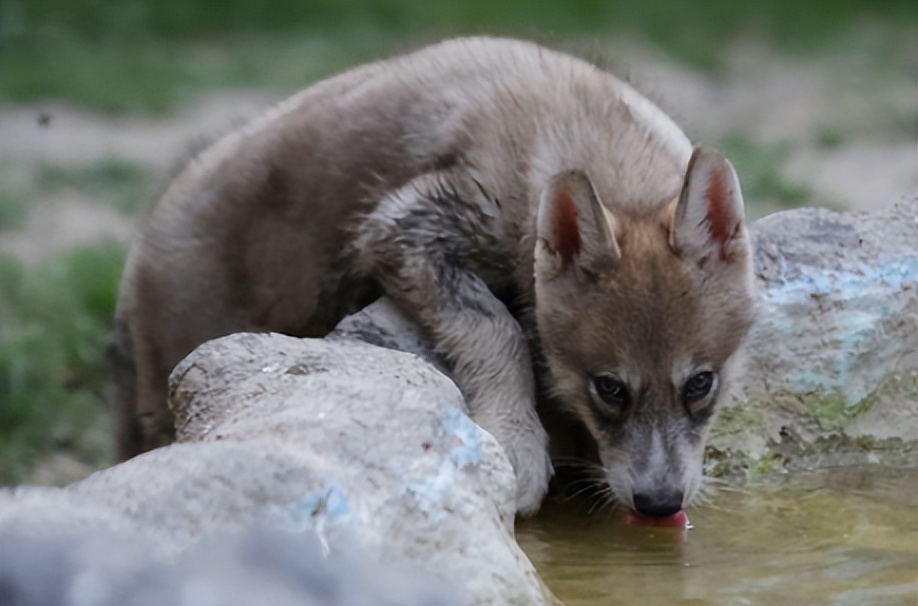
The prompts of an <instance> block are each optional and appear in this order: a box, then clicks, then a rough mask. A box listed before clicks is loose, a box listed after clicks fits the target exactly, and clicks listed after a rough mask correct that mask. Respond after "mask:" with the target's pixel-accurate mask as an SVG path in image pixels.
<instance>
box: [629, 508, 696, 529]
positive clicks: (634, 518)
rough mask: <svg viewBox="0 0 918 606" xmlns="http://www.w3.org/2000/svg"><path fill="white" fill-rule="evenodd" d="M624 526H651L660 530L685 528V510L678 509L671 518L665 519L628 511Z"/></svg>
mask: <svg viewBox="0 0 918 606" xmlns="http://www.w3.org/2000/svg"><path fill="white" fill-rule="evenodd" d="M625 523H626V524H631V525H632V526H651V527H658V528H660V527H662V528H686V527H688V525H689V519H688V516H687V515H685V510H683V509H680V510H679V511H677V512H676V513H674V514H673V515H671V516H666V517H665V518H656V517H653V516H645V515H641V514H639V513H638V512H636V511H628V517H627V518H625Z"/></svg>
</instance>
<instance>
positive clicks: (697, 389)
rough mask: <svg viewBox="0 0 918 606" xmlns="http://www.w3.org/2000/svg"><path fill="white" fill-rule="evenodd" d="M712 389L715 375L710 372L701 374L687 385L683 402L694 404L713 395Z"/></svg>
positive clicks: (683, 392)
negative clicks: (710, 394)
mask: <svg viewBox="0 0 918 606" xmlns="http://www.w3.org/2000/svg"><path fill="white" fill-rule="evenodd" d="M712 387H714V373H713V372H711V371H709V370H704V371H702V372H699V373H697V374H695V375H693V376H692V378H690V379H689V380H688V381H687V382H686V383H685V387H684V388H683V391H682V400H683V401H684V402H685V403H686V404H693V403H695V402H697V401H698V400H701V399H702V398H704V397H705V396H707V395H708V394H709V393H711V388H712Z"/></svg>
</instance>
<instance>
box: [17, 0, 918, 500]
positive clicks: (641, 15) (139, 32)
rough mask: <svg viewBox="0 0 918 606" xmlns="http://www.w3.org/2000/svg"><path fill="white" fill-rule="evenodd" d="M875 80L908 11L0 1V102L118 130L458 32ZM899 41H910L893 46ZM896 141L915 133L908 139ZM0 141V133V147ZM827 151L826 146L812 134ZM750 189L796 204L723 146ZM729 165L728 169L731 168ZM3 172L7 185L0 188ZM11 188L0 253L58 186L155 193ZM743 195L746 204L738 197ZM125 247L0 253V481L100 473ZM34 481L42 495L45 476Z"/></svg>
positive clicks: (114, 178)
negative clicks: (855, 68) (53, 460)
mask: <svg viewBox="0 0 918 606" xmlns="http://www.w3.org/2000/svg"><path fill="white" fill-rule="evenodd" d="M865 27H866V28H867V29H868V30H869V29H871V28H873V30H872V31H875V32H879V33H878V35H873V36H869V37H867V38H864V37H859V38H858V42H857V43H858V44H868V45H870V46H871V48H870V56H871V57H872V58H873V59H872V60H873V61H875V62H876V65H877V66H878V68H881V67H882V66H883V65H887V64H889V63H890V62H894V61H899V60H900V55H901V49H902V40H903V39H905V40H911V39H912V38H913V37H914V36H915V28H916V5H915V3H914V2H912V1H911V0H832V1H817V0H804V1H801V0H768V1H765V2H761V1H759V2H747V1H739V0H705V1H688V0H641V1H636V0H568V1H563V0H559V1H556V2H538V1H531V0H530V1H525V0H456V1H446V0H423V1H422V0H303V1H299V2H297V1H293V0H212V1H208V0H0V103H3V104H6V105H8V106H9V105H16V104H29V103H40V102H45V101H48V100H55V101H56V102H64V103H67V104H70V105H73V106H77V107H82V108H86V109H90V110H94V111H101V112H106V113H111V114H118V115H123V116H150V115H152V116H157V115H166V114H169V113H170V112H173V111H175V110H176V109H177V108H179V107H181V106H183V104H187V103H190V102H192V101H194V100H195V99H197V98H199V97H200V96H201V95H202V94H204V93H208V92H212V91H216V90H221V89H239V88H258V89H267V90H270V91H276V92H277V93H278V94H281V93H286V92H290V91H292V90H295V89H298V88H300V87H302V86H304V85H305V84H307V83H309V82H311V81H314V80H316V79H318V78H320V77H323V76H325V75H328V74H330V73H333V72H335V71H338V70H340V69H342V68H344V67H346V66H348V65H352V64H355V63H359V62H361V61H364V60H368V59H371V58H375V57H378V56H381V55H385V54H389V53H391V52H393V51H398V50H402V49H405V48H408V47H413V46H417V45H419V44H421V43H423V42H428V41H432V40H434V39H437V38H440V37H443V36H449V35H456V34H466V33H490V34H511V35H518V36H524V37H530V38H535V39H537V40H547V41H550V42H552V43H554V44H555V45H561V46H572V47H574V48H587V49H589V48H591V47H595V46H596V45H599V46H602V44H603V43H602V41H604V40H608V39H612V38H615V39H627V40H631V41H634V42H635V43H636V44H639V45H645V46H646V47H648V48H652V49H654V51H655V52H659V53H662V54H664V55H667V56H669V57H670V58H671V59H672V60H674V61H676V62H679V63H682V64H685V65H689V66H691V67H692V68H694V69H698V70H703V71H704V72H706V73H710V74H717V72H718V71H719V70H721V69H722V68H723V66H724V64H725V61H724V57H725V49H727V48H728V47H729V46H730V45H731V44H733V43H735V42H736V41H738V40H743V39H754V40H757V41H760V42H761V43H762V44H764V45H767V46H769V47H770V48H772V49H773V50H774V52H775V53H777V54H779V55H782V56H786V57H791V58H793V57H796V56H801V57H802V56H812V55H814V54H819V53H832V52H836V51H838V50H842V49H844V48H846V46H847V45H848V44H850V43H851V38H850V37H849V36H848V33H849V32H850V31H852V29H853V28H860V29H864V28H865ZM909 44H910V43H909ZM911 128H914V126H913V124H912V126H911ZM2 137H3V133H0V145H2ZM825 139H826V141H825V144H826V145H827V146H830V145H833V144H835V143H836V142H837V141H836V139H838V135H836V134H835V133H832V132H827V133H826V135H825ZM723 144H724V145H725V146H726V147H728V148H729V151H731V153H732V155H733V157H734V161H735V162H736V163H737V165H738V168H739V169H740V173H741V174H744V175H749V178H748V180H747V183H746V187H747V193H748V192H749V188H750V187H751V188H759V189H760V190H763V191H765V192H768V191H777V192H778V193H779V194H780V196H781V197H783V198H784V199H788V200H791V201H796V202H799V201H800V200H801V199H802V197H803V196H804V193H803V192H802V191H801V190H800V189H799V188H796V189H795V186H794V185H793V184H787V183H785V182H783V181H781V179H780V178H779V177H778V176H777V173H776V171H775V169H774V166H775V163H776V162H777V160H776V157H777V156H776V154H777V155H780V150H778V148H776V147H774V146H772V147H761V146H757V145H756V144H755V143H753V142H750V141H749V140H748V139H745V138H743V137H742V136H737V137H733V138H732V139H728V140H726V141H724V142H723ZM741 165H742V166H741ZM3 174H6V173H3ZM30 179H31V180H29V181H28V185H27V186H18V187H13V186H12V185H10V184H9V183H0V238H3V237H4V234H5V233H6V234H8V233H11V231H12V230H15V229H17V228H18V227H20V226H21V225H22V224H23V223H24V221H25V220H26V218H27V217H28V215H29V212H30V209H31V208H32V207H33V206H35V205H36V204H39V203H40V202H41V201H42V200H43V199H45V198H47V197H48V196H49V195H50V194H51V192H54V191H56V190H57V189H59V188H60V187H62V186H66V187H68V188H71V189H73V190H76V191H79V192H80V193H81V194H83V195H84V196H86V197H89V198H92V199H97V200H100V201H102V202H103V203H105V204H109V205H110V206H111V207H113V208H115V209H117V210H118V211H119V212H122V213H126V214H128V215H132V214H134V213H136V211H137V209H138V208H141V207H142V206H144V205H145V204H146V203H147V202H148V201H149V199H150V198H151V197H152V194H153V192H154V191H155V189H156V188H157V187H158V186H159V185H160V184H159V183H158V180H159V177H158V176H157V175H154V174H152V173H151V172H150V171H149V170H148V169H147V168H146V167H142V166H137V165H134V164H132V163H130V162H126V161H124V160H122V159H119V158H113V159H110V160H106V161H102V162H97V163H94V164H89V165H86V166H82V167H72V166H66V167H65V166H58V165H55V164H53V163H45V164H41V165H39V166H37V167H36V168H35V169H34V174H33V175H32V177H30ZM752 193H753V195H754V194H755V189H753V190H752ZM124 255H125V249H124V246H123V245H122V244H119V243H102V244H99V245H94V246H91V247H88V248H84V249H81V250H75V251H69V252H66V253H61V254H58V255H54V256H52V257H51V258H47V259H43V260H41V261H40V262H29V261H25V260H23V259H20V258H18V257H17V256H16V255H13V254H8V253H3V254H0V483H4V484H10V483H19V482H24V481H29V480H39V481H52V482H53V481H63V479H71V478H70V477H68V476H67V474H66V473H64V474H57V475H55V474H54V473H52V474H51V476H46V475H41V474H38V475H36V471H35V469H36V465H37V464H39V463H40V462H42V461H46V460H47V459H48V457H49V453H60V452H64V453H67V457H69V458H70V459H71V460H73V461H76V462H77V463H78V468H77V471H76V472H74V473H73V474H71V475H80V473H85V471H86V470H88V469H92V468H97V467H100V466H103V465H105V464H108V463H110V462H111V457H112V451H111V444H110V437H109V431H110V422H109V415H108V412H107V410H106V407H105V404H104V391H105V385H106V374H105V364H104V351H105V344H106V341H107V337H108V331H109V330H110V322H111V315H112V312H113V308H114V300H115V294H116V291H117V280H118V277H119V274H120V271H121V266H122V264H123V260H124ZM49 477H50V480H48V478H49Z"/></svg>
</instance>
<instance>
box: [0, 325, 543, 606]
mask: <svg viewBox="0 0 918 606" xmlns="http://www.w3.org/2000/svg"><path fill="white" fill-rule="evenodd" d="M171 404H172V406H173V408H174V411H175V413H176V417H177V421H176V422H177V428H178V440H179V443H177V444H175V445H172V446H169V447H166V448H161V449H158V450H156V451H153V452H150V453H147V454H145V455H142V456H140V457H137V458H135V459H132V460H131V461H128V462H126V463H123V464H121V465H117V466H115V467H113V468H111V469H108V470H105V471H101V472H98V473H96V474H94V475H92V476H90V477H89V478H87V479H86V480H84V481H82V482H78V483H76V484H73V485H71V486H69V487H67V488H64V489H58V490H55V489H18V490H15V491H12V492H5V493H0V512H2V513H0V532H3V533H4V534H5V535H10V533H13V531H15V533H14V534H15V536H16V537H18V540H20V541H22V540H23V539H22V536H23V535H24V536H26V537H27V538H28V537H32V538H36V537H39V538H40V537H46V538H47V537H61V536H65V537H66V536H72V535H73V532H74V531H81V532H83V534H84V535H87V534H88V535H94V534H96V533H101V534H105V535H108V534H112V533H113V534H114V535H115V536H117V537H121V539H122V541H125V540H129V541H131V542H136V543H137V544H138V545H140V546H141V547H140V549H141V552H142V557H141V559H140V561H141V562H147V563H148V565H149V567H150V568H151V569H155V570H160V571H162V570H164V569H163V568H162V561H163V560H162V558H163V557H183V556H182V554H186V553H189V551H188V550H194V549H197V545H198V544H200V543H201V541H202V539H206V540H210V539H211V538H212V537H214V536H220V535H224V534H227V533H232V532H233V531H237V530H238V531H241V530H242V529H245V528H247V527H249V526H251V525H252V524H259V525H267V526H268V527H269V528H275V529H276V528H280V529H285V530H287V531H289V532H290V533H293V534H295V535H308V537H312V538H315V539H316V540H318V542H319V543H320V544H321V545H322V547H323V549H324V550H326V551H327V552H328V553H330V554H337V553H339V552H341V551H342V550H343V551H344V553H345V554H348V553H351V552H353V551H359V552H360V553H361V554H362V557H363V558H364V559H365V560H368V561H369V562H371V563H376V565H377V567H378V570H379V571H380V572H379V574H382V575H383V576H388V570H389V569H390V568H391V566H393V565H397V566H398V567H400V569H413V570H415V571H416V572H417V575H416V576H418V578H419V579H420V580H421V581H423V584H422V587H421V588H420V589H421V590H424V591H421V590H418V591H415V592H414V593H409V594H408V595H409V599H406V600H403V601H409V602H411V601H414V602H424V601H428V600H429V599H430V596H431V595H433V596H439V597H440V598H441V599H442V600H444V601H461V602H467V603H476V604H481V603H546V602H551V601H553V599H554V598H553V597H552V596H551V594H550V593H549V591H548V590H547V589H546V588H545V587H544V585H543V584H542V583H541V581H540V580H539V578H538V576H537V575H536V573H535V570H534V569H533V567H532V565H531V563H530V562H529V560H528V559H527V558H526V556H525V555H524V554H523V552H522V551H521V550H520V548H519V546H518V545H517V544H516V542H515V540H514V538H513V523H514V503H513V495H514V492H515V485H514V482H515V480H514V476H513V470H512V468H511V467H510V464H509V462H508V460H507V458H506V456H505V455H504V453H503V451H502V450H501V449H500V447H499V446H498V444H497V442H496V441H495V440H494V438H492V437H491V436H490V435H489V434H488V433H486V432H485V431H484V430H482V429H480V428H479V427H478V426H476V425H475V424H474V423H472V421H471V420H470V419H469V418H468V417H467V416H466V414H465V411H464V403H463V400H462V397H461V395H460V393H459V391H458V389H457V388H456V387H455V385H454V384H453V383H452V382H451V381H450V380H449V379H447V378H446V377H445V376H444V375H442V374H441V373H439V372H437V371H436V370H435V369H433V368H432V367H431V366H430V365H428V364H425V363H424V362H422V361H421V360H420V359H418V358H417V357H416V356H413V355H411V354H407V353H401V352H396V351H390V350H385V349H381V348H378V347H375V346H372V345H368V344H366V343H361V342H358V341H354V340H350V339H343V338H339V339H328V340H301V339H294V338H291V337H285V336H281V335H268V334H261V335H254V334H241V335H234V336H230V337H226V338H223V339H219V340H216V341H211V342H209V343H207V344H205V345H202V346H201V347H199V348H198V349H197V350H196V351H195V352H194V353H193V354H192V355H191V356H189V357H188V358H186V359H185V360H184V361H183V362H182V363H180V364H179V366H178V367H177V368H176V369H175V371H174V373H173V375H172V389H171ZM73 543H74V544H75V545H77V546H78V545H80V541H79V540H77V539H74V540H73ZM238 544H242V545H245V544H247V543H246V542H245V541H242V542H241V543H237V544H236V545H238ZM67 545H69V544H65V547H66V546H67ZM307 547H308V545H307ZM192 553H193V551H192ZM4 557H6V556H4ZM139 557H140V556H139ZM238 557H239V558H241V559H243V560H245V559H247V558H249V556H247V555H246V553H245V552H243V553H242V554H241V555H239V556H238ZM180 561H184V562H187V560H180ZM193 561H194V562H196V561H197V559H195V560H193ZM97 565H98V566H100V567H102V568H101V570H103V571H104V570H106V569H105V566H106V565H107V564H106V562H105V561H101V562H97V561H94V560H92V559H88V560H86V561H85V563H84V566H83V569H79V567H77V568H76V569H74V571H73V572H72V573H71V574H72V575H73V576H72V578H71V581H73V583H77V581H78V580H79V579H80V578H84V577H85V575H86V574H88V573H93V574H95V576H96V577H98V578H102V579H104V578H106V575H105V574H102V573H101V572H100V571H99V570H98V569H97V570H95V571H93V567H94V566H97ZM145 565H146V564H145ZM237 568H238V566H237V564H236V563H233V562H231V563H230V564H228V568H226V571H234V570H236V569H237ZM182 571H184V574H185V576H184V577H182V578H184V579H185V580H186V581H188V582H191V581H194V580H195V579H197V578H198V577H200V576H201V575H204V576H205V577H206V573H207V570H201V569H200V567H194V566H190V565H189V566H188V567H187V568H185V569H181V570H179V571H178V572H176V570H175V569H173V568H167V569H165V571H164V572H161V574H163V575H165V577H164V578H171V577H170V576H169V575H175V574H179V573H181V572H182ZM337 574H339V575H341V576H340V577H337V579H338V581H337V582H338V583H339V584H340V583H345V582H346V581H349V582H350V583H358V584H359V583H362V582H363V581H362V579H361V578H360V577H359V576H357V572H355V571H354V570H353V569H352V568H351V567H343V568H342V569H339V570H338V571H337ZM128 576H130V574H128ZM288 576H289V575H288ZM431 577H433V578H436V579H440V587H439V593H437V592H433V593H431V592H430V591H427V590H428V589H429V588H430V586H431V584H430V582H429V581H428V580H429V578H431ZM208 578H209V577H208ZM215 578H219V575H217V577H215ZM394 578H397V577H394ZM189 579H190V580H189ZM205 580H206V579H205ZM210 580H213V579H210ZM58 581H59V579H58ZM271 587H274V586H273V585H271V586H270V587H268V588H266V589H265V591H266V592H267V593H266V594H265V595H275V594H274V593H271V592H269V591H268V589H270V588H271ZM285 587H286V586H285V585H283V584H282V586H281V589H278V591H280V592H281V593H277V594H276V595H281V596H283V595H287V594H286V593H283V591H282V590H284V591H285V590H286V589H285ZM371 587H372V585H371ZM435 587H436V586H435ZM455 587H459V588H460V591H459V592H458V593H457V592H456V591H455V590H454V588H455ZM70 589H72V587H71V588H70ZM383 589H385V587H383ZM73 591H76V590H73ZM99 591H100V592H101V594H102V595H113V594H111V593H107V594H106V593H105V592H104V591H102V590H99ZM271 591H273V589H271ZM425 591H427V592H426V593H425ZM66 595H67V596H69V598H68V599H67V600H64V601H65V602H69V603H75V602H77V601H79V599H78V598H75V597H73V596H74V595H80V594H75V593H69V594H66ZM116 595H125V594H123V592H122V593H117V592H116ZM218 595H225V592H224V593H219V594H218ZM249 595H252V594H249ZM294 595H295V594H294ZM388 595H389V594H386V593H385V591H381V592H380V595H379V596H376V597H375V598H374V597H373V596H369V597H368V601H379V600H382V599H384V598H387V596H388ZM419 596H422V597H419ZM423 596H426V597H423ZM159 597H161V598H163V599H169V598H170V597H171V594H169V595H165V594H160V596H159ZM412 598H413V599H412Z"/></svg>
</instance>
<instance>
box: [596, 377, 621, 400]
mask: <svg viewBox="0 0 918 606" xmlns="http://www.w3.org/2000/svg"><path fill="white" fill-rule="evenodd" d="M593 388H594V389H595V390H596V395H598V396H599V399H600V400H602V401H603V402H605V403H606V404H609V405H610V406H623V405H625V404H627V403H628V387H627V386H626V385H625V384H624V383H623V382H622V381H621V380H619V379H617V378H615V377H614V376H612V375H596V376H595V377H593Z"/></svg>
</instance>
